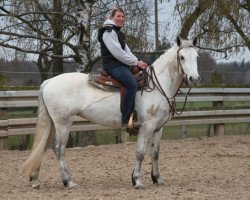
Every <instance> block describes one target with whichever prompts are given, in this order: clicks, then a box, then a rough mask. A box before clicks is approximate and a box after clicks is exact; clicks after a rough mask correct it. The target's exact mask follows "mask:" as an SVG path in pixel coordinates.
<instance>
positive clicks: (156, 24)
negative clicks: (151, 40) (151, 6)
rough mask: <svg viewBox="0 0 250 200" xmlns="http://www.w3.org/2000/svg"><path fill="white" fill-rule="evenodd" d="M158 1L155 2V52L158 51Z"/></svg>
mask: <svg viewBox="0 0 250 200" xmlns="http://www.w3.org/2000/svg"><path fill="white" fill-rule="evenodd" d="M158 22H159V21H158V0H155V50H156V51H158V49H159V26H158Z"/></svg>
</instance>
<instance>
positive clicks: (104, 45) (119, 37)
mask: <svg viewBox="0 0 250 200" xmlns="http://www.w3.org/2000/svg"><path fill="white" fill-rule="evenodd" d="M124 23H125V13H124V11H123V10H122V9H120V8H114V9H113V10H112V11H111V14H110V18H109V19H107V20H106V21H105V22H104V26H103V27H102V28H100V29H99V34H98V40H99V42H100V44H101V55H102V61H103V68H104V70H106V71H107V73H108V74H109V75H110V76H111V77H112V78H114V79H117V80H119V81H120V82H121V84H122V85H123V86H124V87H125V88H126V94H125V97H124V102H123V106H122V109H121V110H122V126H123V127H124V126H127V124H128V122H129V118H130V115H131V113H132V112H133V110H134V101H135V95H136V91H137V87H138V84H137V81H136V80H135V78H134V77H133V75H132V73H131V71H130V70H129V66H138V67H140V68H143V69H145V68H146V67H147V66H148V65H147V64H146V63H145V62H143V61H138V58H137V57H136V56H135V55H134V54H133V53H132V52H131V51H130V49H129V47H128V46H127V44H126V43H125V35H124V33H123V32H122V31H121V28H122V27H123V25H124Z"/></svg>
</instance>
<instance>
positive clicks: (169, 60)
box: [153, 44, 179, 73]
mask: <svg viewBox="0 0 250 200" xmlns="http://www.w3.org/2000/svg"><path fill="white" fill-rule="evenodd" d="M178 48H179V47H178V45H177V44H175V45H174V46H172V47H171V48H170V49H168V50H166V52H165V53H163V54H162V55H161V56H160V57H159V58H158V59H157V60H156V61H155V62H154V63H153V66H154V67H155V69H156V71H157V73H160V72H161V71H162V70H163V69H164V68H165V67H166V66H167V67H168V69H169V71H171V72H173V71H174V68H175V66H176V64H177V55H176V53H177V50H178Z"/></svg>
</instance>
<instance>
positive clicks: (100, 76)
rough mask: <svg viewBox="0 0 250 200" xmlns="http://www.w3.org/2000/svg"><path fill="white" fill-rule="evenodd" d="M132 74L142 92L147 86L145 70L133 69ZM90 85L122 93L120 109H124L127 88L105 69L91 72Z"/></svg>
mask: <svg viewBox="0 0 250 200" xmlns="http://www.w3.org/2000/svg"><path fill="white" fill-rule="evenodd" d="M131 72H132V74H133V75H134V77H135V79H136V80H137V82H138V90H141V89H142V88H143V87H145V86H146V85H147V77H146V73H145V70H142V69H140V68H139V67H133V68H132V69H131ZM89 83H90V84H91V85H93V86H95V87H97V88H100V89H103V90H107V91H111V92H115V91H120V96H121V98H120V99H121V100H120V109H121V108H122V105H123V100H124V96H125V93H126V88H125V87H124V86H123V85H122V84H121V83H120V82H119V81H118V80H116V79H114V78H112V77H111V76H109V75H108V73H107V72H106V71H105V70H104V69H102V68H100V69H98V71H97V72H91V73H90V74H89ZM121 110H122V109H121Z"/></svg>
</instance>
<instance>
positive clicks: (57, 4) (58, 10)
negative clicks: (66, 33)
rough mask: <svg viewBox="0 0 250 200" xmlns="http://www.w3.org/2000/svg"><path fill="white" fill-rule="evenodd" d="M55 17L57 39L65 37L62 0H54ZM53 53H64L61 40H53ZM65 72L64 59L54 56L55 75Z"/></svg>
mask: <svg viewBox="0 0 250 200" xmlns="http://www.w3.org/2000/svg"><path fill="white" fill-rule="evenodd" d="M53 9H54V12H55V14H54V18H53V24H52V28H53V34H54V39H55V40H62V39H63V24H62V22H63V15H62V13H63V10H62V4H61V0H54V1H53ZM53 55H63V44H62V43H60V42H56V41H54V42H53ZM62 73H63V59H62V58H54V59H53V76H56V75H58V74H62Z"/></svg>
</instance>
